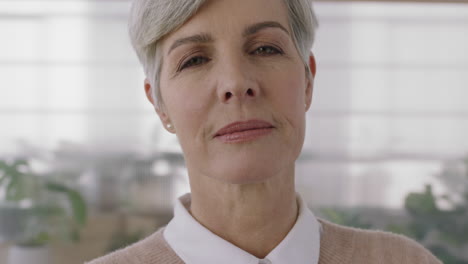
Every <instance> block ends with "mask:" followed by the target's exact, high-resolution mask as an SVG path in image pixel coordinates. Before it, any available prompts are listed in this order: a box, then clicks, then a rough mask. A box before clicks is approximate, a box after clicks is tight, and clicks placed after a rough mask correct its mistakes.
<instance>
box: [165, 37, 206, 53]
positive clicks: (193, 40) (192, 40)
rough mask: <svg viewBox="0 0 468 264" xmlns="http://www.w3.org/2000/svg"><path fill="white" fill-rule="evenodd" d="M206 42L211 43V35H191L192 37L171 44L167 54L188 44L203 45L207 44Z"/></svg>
mask: <svg viewBox="0 0 468 264" xmlns="http://www.w3.org/2000/svg"><path fill="white" fill-rule="evenodd" d="M208 42H213V37H211V35H209V34H206V33H203V34H197V35H193V36H190V37H186V38H181V39H178V40H176V41H174V43H172V45H171V47H170V48H169V51H168V52H167V54H168V55H169V54H170V53H171V51H172V50H174V49H175V48H177V47H179V46H182V45H185V44H189V43H201V44H203V43H208Z"/></svg>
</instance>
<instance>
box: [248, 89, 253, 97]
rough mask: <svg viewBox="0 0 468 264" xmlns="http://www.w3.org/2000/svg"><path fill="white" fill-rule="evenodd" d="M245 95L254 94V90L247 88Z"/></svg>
mask: <svg viewBox="0 0 468 264" xmlns="http://www.w3.org/2000/svg"><path fill="white" fill-rule="evenodd" d="M247 95H249V96H254V91H253V90H252V89H250V88H249V89H248V90H247Z"/></svg>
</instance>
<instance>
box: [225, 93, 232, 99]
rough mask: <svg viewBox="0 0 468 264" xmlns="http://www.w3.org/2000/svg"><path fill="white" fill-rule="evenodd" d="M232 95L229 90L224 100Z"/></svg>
mask: <svg viewBox="0 0 468 264" xmlns="http://www.w3.org/2000/svg"><path fill="white" fill-rule="evenodd" d="M231 97H232V93H231V92H227V93H226V100H229V98H231Z"/></svg>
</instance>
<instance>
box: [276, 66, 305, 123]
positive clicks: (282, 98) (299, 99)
mask: <svg viewBox="0 0 468 264" xmlns="http://www.w3.org/2000/svg"><path fill="white" fill-rule="evenodd" d="M303 79H304V76H303V75H301V74H298V73H297V72H291V71H289V72H286V73H282V74H280V75H278V78H275V82H274V83H273V85H275V90H276V92H275V101H276V102H277V104H278V105H279V106H280V109H281V110H282V111H284V112H285V114H287V116H288V117H289V118H293V119H294V118H295V117H300V116H301V114H300V113H302V112H305V106H304V104H305V89H306V86H305V83H304V81H303Z"/></svg>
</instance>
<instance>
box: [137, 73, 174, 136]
mask: <svg viewBox="0 0 468 264" xmlns="http://www.w3.org/2000/svg"><path fill="white" fill-rule="evenodd" d="M144 86H145V94H146V98H148V100H149V101H150V102H151V104H152V105H153V107H154V110H155V111H156V113H157V114H158V116H159V119H160V120H161V123H162V125H163V126H164V128H165V129H166V130H167V131H169V133H173V134H175V129H174V125H173V124H172V123H171V119H170V117H169V115H168V114H167V113H166V110H165V109H163V108H162V107H159V106H158V105H155V100H154V98H153V88H152V87H151V84H150V82H149V81H148V79H147V78H146V79H145V85H144Z"/></svg>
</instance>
